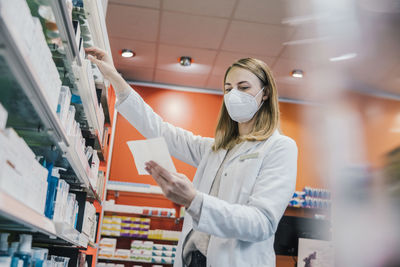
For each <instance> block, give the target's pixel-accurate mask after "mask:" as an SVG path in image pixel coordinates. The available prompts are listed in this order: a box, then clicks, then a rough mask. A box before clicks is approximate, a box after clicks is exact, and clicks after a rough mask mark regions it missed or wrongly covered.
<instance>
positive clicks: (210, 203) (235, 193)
mask: <svg viewBox="0 0 400 267" xmlns="http://www.w3.org/2000/svg"><path fill="white" fill-rule="evenodd" d="M117 109H118V111H119V112H120V113H121V114H122V115H123V116H124V117H125V118H126V119H127V120H128V121H129V122H130V123H131V124H132V125H133V126H134V127H135V128H136V129H137V130H138V131H139V132H140V133H141V134H143V136H145V137H146V138H154V137H159V136H163V137H164V138H165V140H166V142H167V144H168V149H169V151H170V153H171V154H172V155H173V156H174V157H176V158H178V159H180V160H182V161H184V162H186V163H188V164H191V165H193V166H195V167H197V172H196V175H195V177H194V179H193V185H194V186H195V188H196V189H197V190H198V191H199V192H203V193H205V194H203V205H202V209H201V215H200V219H199V221H198V223H196V222H195V221H194V220H192V217H191V216H190V215H189V214H186V215H185V219H184V224H183V229H182V234H181V237H180V239H179V243H178V249H177V256H176V257H175V264H174V266H175V267H181V266H183V263H182V246H183V242H184V241H185V240H186V237H187V235H188V233H189V232H190V231H191V229H195V230H197V231H202V232H205V233H208V234H211V238H210V242H209V246H208V250H207V267H209V266H212V267H224V266H226V267H235V266H238V267H239V266H240V267H243V266H255V267H262V266H268V267H272V266H275V253H274V248H273V244H274V234H275V231H276V229H277V226H278V223H279V220H280V219H281V217H282V215H283V213H284V211H285V209H286V206H287V204H288V202H289V200H290V198H291V196H292V195H293V192H294V190H295V183H296V172H297V146H296V143H295V142H294V141H293V140H292V139H290V138H289V137H286V136H284V135H281V134H280V133H279V132H278V131H276V132H275V133H274V134H273V135H272V136H271V137H270V138H269V139H268V140H266V141H258V142H246V143H244V144H243V145H242V146H241V147H240V148H239V149H238V151H236V153H235V154H234V155H232V157H231V158H230V160H229V161H228V163H227V164H226V166H225V169H224V171H223V175H222V177H221V184H220V190H219V193H218V198H216V197H213V196H209V195H208V193H209V191H210V188H211V185H212V182H213V180H214V178H215V175H216V173H217V170H218V168H219V167H220V165H221V162H222V160H223V159H224V156H225V154H226V152H227V151H226V150H223V149H222V150H219V151H217V152H213V151H212V150H211V146H212V144H213V142H214V140H213V139H212V138H205V137H201V136H196V135H194V134H193V133H191V132H189V131H186V130H184V129H181V128H179V127H175V126H173V125H171V124H169V123H167V122H164V121H163V120H162V118H161V117H160V116H158V115H157V114H156V113H154V112H153V110H152V109H151V107H150V106H148V105H147V104H146V103H145V102H144V101H143V99H142V98H141V97H140V96H139V95H138V94H137V93H136V92H134V91H132V92H131V93H130V95H129V96H128V97H127V98H126V99H125V100H123V101H122V102H121V103H118V104H117Z"/></svg>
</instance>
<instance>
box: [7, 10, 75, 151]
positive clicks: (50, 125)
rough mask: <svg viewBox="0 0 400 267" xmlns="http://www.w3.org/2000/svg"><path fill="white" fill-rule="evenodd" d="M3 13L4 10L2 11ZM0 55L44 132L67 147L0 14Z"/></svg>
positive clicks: (59, 124) (34, 75) (64, 138)
mask: <svg viewBox="0 0 400 267" xmlns="http://www.w3.org/2000/svg"><path fill="white" fill-rule="evenodd" d="M3 12H4V10H3ZM0 45H1V46H0V54H1V56H2V57H3V58H5V60H6V62H7V63H8V66H9V67H10V69H11V70H12V73H13V74H14V76H15V78H16V79H17V81H18V83H19V84H20V85H21V87H22V89H23V91H24V93H25V95H26V96H27V97H28V98H29V99H30V101H31V103H32V105H33V107H34V108H35V110H36V112H37V114H38V116H39V117H40V118H41V120H42V123H43V124H44V128H45V129H44V130H45V131H47V132H48V133H49V134H50V135H51V136H52V138H53V139H54V141H55V142H56V143H61V144H64V145H65V146H68V145H69V142H68V138H67V135H66V133H65V131H64V129H63V127H62V125H61V122H60V120H59V119H58V117H57V115H56V113H55V111H53V110H52V109H51V108H50V105H49V103H48V102H47V98H46V96H45V92H43V90H42V88H44V87H43V86H42V85H41V83H40V80H39V78H38V76H37V73H36V71H35V69H34V68H33V66H32V64H31V62H30V61H29V60H28V57H27V56H26V55H25V54H24V53H23V50H22V49H20V47H19V42H17V41H16V40H15V39H14V36H13V35H12V34H11V32H10V31H9V28H8V27H7V24H6V22H5V21H4V20H3V16H2V15H1V14H0Z"/></svg>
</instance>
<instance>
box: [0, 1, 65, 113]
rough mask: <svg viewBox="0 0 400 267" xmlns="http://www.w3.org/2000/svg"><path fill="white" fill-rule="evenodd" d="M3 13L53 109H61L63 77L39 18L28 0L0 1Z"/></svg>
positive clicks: (16, 43)
mask: <svg viewBox="0 0 400 267" xmlns="http://www.w3.org/2000/svg"><path fill="white" fill-rule="evenodd" d="M0 12H1V14H0V16H1V17H2V19H3V21H4V23H5V24H6V26H7V29H9V31H10V33H11V36H12V38H13V39H14V40H15V45H16V46H17V47H18V49H19V51H20V53H21V55H22V56H23V57H24V59H25V60H26V62H27V63H26V64H27V65H28V66H29V67H30V70H31V71H32V72H33V76H34V78H35V79H36V82H37V83H38V85H39V87H40V89H41V90H42V91H43V96H44V98H45V99H46V101H47V103H48V105H49V106H50V108H51V110H52V111H53V112H55V111H56V109H57V101H58V96H59V94H60V88H61V80H60V76H59V74H58V70H57V67H56V65H55V64H54V61H53V58H52V54H51V52H50V49H49V47H48V45H47V42H46V39H45V36H44V34H43V29H42V25H41V23H40V20H39V19H38V18H35V17H32V15H31V11H30V9H29V7H28V4H27V2H26V1H25V0H14V1H7V0H1V1H0Z"/></svg>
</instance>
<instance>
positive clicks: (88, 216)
mask: <svg viewBox="0 0 400 267" xmlns="http://www.w3.org/2000/svg"><path fill="white" fill-rule="evenodd" d="M96 225H97V222H96V208H95V207H94V205H93V204H92V203H90V202H89V201H86V203H85V215H84V218H83V224H82V233H84V234H85V235H87V236H88V237H89V240H90V241H92V242H94V240H95V236H96Z"/></svg>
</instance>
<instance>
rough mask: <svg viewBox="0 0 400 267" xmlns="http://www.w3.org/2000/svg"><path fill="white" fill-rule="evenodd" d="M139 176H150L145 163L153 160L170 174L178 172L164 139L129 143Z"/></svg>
mask: <svg viewBox="0 0 400 267" xmlns="http://www.w3.org/2000/svg"><path fill="white" fill-rule="evenodd" d="M127 144H128V146H129V149H130V150H131V152H132V155H133V159H134V160H135V164H136V168H137V170H138V172H139V175H149V173H148V172H147V171H146V169H145V163H146V162H148V161H150V160H152V161H155V162H157V163H158V164H159V165H160V166H162V167H164V168H165V169H166V170H168V171H170V172H176V169H175V166H174V163H173V162H172V159H171V155H170V154H169V151H168V146H167V143H166V142H165V139H164V137H158V138H152V139H147V140H136V141H128V142H127Z"/></svg>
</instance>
